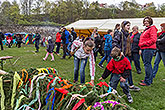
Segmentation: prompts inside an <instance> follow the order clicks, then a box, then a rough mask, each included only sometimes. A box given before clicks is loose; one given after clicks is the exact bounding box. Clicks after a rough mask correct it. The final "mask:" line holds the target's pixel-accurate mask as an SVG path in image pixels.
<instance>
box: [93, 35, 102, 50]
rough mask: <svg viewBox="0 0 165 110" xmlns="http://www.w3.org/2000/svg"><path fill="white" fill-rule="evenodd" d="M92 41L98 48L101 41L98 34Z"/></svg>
mask: <svg viewBox="0 0 165 110" xmlns="http://www.w3.org/2000/svg"><path fill="white" fill-rule="evenodd" d="M94 43H95V48H99V47H100V46H101V43H102V41H101V38H100V36H97V37H95V38H94Z"/></svg>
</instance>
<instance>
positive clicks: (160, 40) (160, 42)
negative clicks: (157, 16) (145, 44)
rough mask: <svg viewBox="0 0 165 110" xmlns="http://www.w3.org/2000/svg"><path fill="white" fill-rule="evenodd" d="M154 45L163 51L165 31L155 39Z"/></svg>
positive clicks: (164, 49)
mask: <svg viewBox="0 0 165 110" xmlns="http://www.w3.org/2000/svg"><path fill="white" fill-rule="evenodd" d="M156 47H157V49H158V50H159V51H160V52H165V33H162V34H161V35H160V36H159V37H158V40H157V41H156Z"/></svg>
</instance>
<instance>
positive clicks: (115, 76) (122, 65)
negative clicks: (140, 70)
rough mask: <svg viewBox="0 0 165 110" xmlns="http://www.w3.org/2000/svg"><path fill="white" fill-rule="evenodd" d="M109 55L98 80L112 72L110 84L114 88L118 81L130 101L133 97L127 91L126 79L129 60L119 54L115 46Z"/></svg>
mask: <svg viewBox="0 0 165 110" xmlns="http://www.w3.org/2000/svg"><path fill="white" fill-rule="evenodd" d="M111 57H112V59H111V61H110V62H109V63H108V65H107V67H106V69H105V71H104V73H103V75H102V77H101V78H100V79H99V80H101V79H106V78H107V77H108V76H109V75H110V74H111V73H112V75H111V79H110V86H111V87H112V88H114V89H116V88H117V85H118V83H119V81H120V86H121V88H122V89H123V92H124V94H126V95H127V98H128V102H129V103H132V102H133V99H132V97H131V94H130V92H129V86H128V83H127V79H128V77H129V73H130V71H131V64H130V62H129V60H128V59H127V58H126V57H124V55H122V54H121V51H120V49H119V48H117V47H114V48H113V49H112V52H111Z"/></svg>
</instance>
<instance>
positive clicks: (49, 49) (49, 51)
mask: <svg viewBox="0 0 165 110" xmlns="http://www.w3.org/2000/svg"><path fill="white" fill-rule="evenodd" d="M53 50H54V44H53V41H52V38H51V37H50V36H49V37H48V45H47V49H46V51H47V54H46V56H45V58H43V60H44V61H45V60H46V59H47V57H48V55H49V54H51V56H52V59H51V61H54V56H53Z"/></svg>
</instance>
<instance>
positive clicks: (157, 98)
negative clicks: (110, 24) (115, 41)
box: [0, 45, 165, 110]
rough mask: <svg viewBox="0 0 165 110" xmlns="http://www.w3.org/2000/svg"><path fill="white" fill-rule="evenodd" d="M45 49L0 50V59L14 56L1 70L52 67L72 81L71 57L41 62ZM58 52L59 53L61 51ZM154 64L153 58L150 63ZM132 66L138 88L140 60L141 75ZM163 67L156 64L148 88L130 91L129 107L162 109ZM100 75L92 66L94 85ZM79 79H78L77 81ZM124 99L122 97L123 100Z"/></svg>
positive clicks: (164, 94) (164, 109) (164, 96)
mask: <svg viewBox="0 0 165 110" xmlns="http://www.w3.org/2000/svg"><path fill="white" fill-rule="evenodd" d="M45 49H46V48H44V47H40V52H39V53H36V54H35V53H34V51H35V47H34V45H28V46H25V45H24V46H23V47H21V48H16V47H15V46H14V47H12V48H7V47H5V50H4V51H0V57H1V56H14V58H13V59H11V63H10V62H9V60H6V62H5V63H4V70H5V71H8V72H9V71H19V70H21V69H24V68H25V69H28V68H30V67H33V68H41V67H53V68H55V69H57V70H58V72H59V75H60V76H61V77H63V78H65V79H68V80H70V81H71V82H72V81H73V73H74V65H73V57H72V58H71V59H68V58H66V59H65V60H64V59H60V56H56V55H55V61H54V62H51V61H50V60H51V56H49V57H48V59H47V60H46V61H43V60H42V58H43V57H45V54H46V52H45ZM61 52H62V50H61ZM17 58H19V59H18V61H17V62H16V64H15V65H11V64H13V63H14V62H15V61H16V59H17ZM100 60H101V59H97V62H96V64H98V63H99V61H100ZM152 64H154V58H153V62H152ZM88 65H89V64H87V67H86V70H85V71H86V72H85V73H86V77H85V78H86V81H87V82H89V81H90V75H89V66H88ZM105 66H106V63H104V67H105ZM132 67H133V72H132V74H133V80H134V85H136V86H139V85H138V83H139V82H140V80H142V79H144V77H145V72H144V66H143V63H142V61H141V68H142V74H137V73H136V71H135V67H134V64H133V65H132ZM164 71H165V68H164V65H163V63H162V62H161V63H160V65H159V71H158V73H157V76H156V78H155V79H154V81H153V84H152V85H151V86H149V87H141V86H139V87H140V88H141V91H140V92H131V94H132V97H133V99H134V103H133V104H129V105H130V106H131V107H134V108H135V109H137V110H165V81H163V80H162V79H165V72H164ZM103 72H104V70H103V69H100V68H99V67H98V66H97V65H96V73H95V84H96V83H98V79H99V78H100V76H101V75H102V73H103ZM109 78H110V77H108V78H107V79H106V82H107V83H108V82H109ZM79 79H80V78H79ZM117 91H118V92H119V94H121V95H123V92H122V89H121V88H120V87H119V86H118V88H117ZM124 98H125V99H126V97H124Z"/></svg>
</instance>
